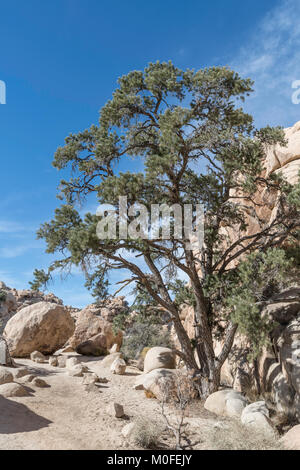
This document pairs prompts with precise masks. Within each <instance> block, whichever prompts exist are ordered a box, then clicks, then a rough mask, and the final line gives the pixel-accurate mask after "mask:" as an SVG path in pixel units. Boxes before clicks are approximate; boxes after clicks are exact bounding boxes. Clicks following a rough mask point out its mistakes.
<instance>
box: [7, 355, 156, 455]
mask: <svg viewBox="0 0 300 470" xmlns="http://www.w3.org/2000/svg"><path fill="white" fill-rule="evenodd" d="M84 360H85V361H87V360H88V359H85V358H84ZM16 362H17V364H18V365H20V366H21V365H22V366H25V367H28V368H30V369H31V370H32V372H33V373H34V374H36V375H38V376H40V377H42V378H44V379H45V380H46V382H47V383H48V384H49V385H50V387H49V388H38V387H34V386H32V385H31V384H29V385H30V387H29V388H30V391H31V396H28V397H14V398H9V399H8V398H4V397H1V396H0V449H59V450H60V449H120V448H123V447H122V446H123V443H124V439H122V437H121V429H122V427H123V426H125V424H127V423H128V421H126V420H123V419H116V418H112V417H110V416H109V415H108V414H107V413H106V411H105V410H106V408H107V406H108V404H109V403H110V402H112V401H117V402H118V403H121V404H122V405H123V406H124V410H125V413H126V414H127V415H128V417H129V419H131V418H133V417H135V416H138V415H145V416H148V417H149V416H154V415H157V413H159V405H158V403H157V401H156V400H149V399H147V398H145V397H144V394H143V392H141V391H136V390H133V389H132V385H133V384H134V382H135V379H136V376H137V375H138V374H139V371H138V370H137V369H135V368H131V367H127V373H126V375H124V376H119V375H113V374H112V373H111V372H110V370H109V368H104V367H103V366H101V359H98V360H93V359H92V358H91V359H90V360H89V361H88V364H87V365H88V367H89V368H90V370H91V371H93V372H96V373H97V374H98V375H99V376H100V377H106V378H107V379H108V380H109V382H108V383H107V384H103V385H101V386H100V387H99V388H98V389H97V391H96V392H95V391H87V390H86V389H85V386H84V385H83V384H82V378H80V377H69V376H68V375H67V373H66V372H67V369H65V368H62V369H58V368H56V367H51V366H49V365H48V364H36V363H34V362H32V361H30V360H27V359H26V360H25V359H19V360H18V359H17V360H16ZM15 381H16V382H19V383H22V379H20V380H18V379H16V380H15Z"/></svg>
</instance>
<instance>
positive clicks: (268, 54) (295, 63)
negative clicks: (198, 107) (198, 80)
mask: <svg viewBox="0 0 300 470" xmlns="http://www.w3.org/2000/svg"><path fill="white" fill-rule="evenodd" d="M0 8H1V10H0V12H1V19H0V46H1V47H0V51H1V52H0V80H3V81H5V83H6V87H7V97H6V98H7V103H6V104H5V105H0V158H1V167H0V168H1V170H0V171H1V189H0V195H1V197H0V280H3V281H4V282H6V283H7V284H8V285H10V286H12V287H16V288H19V289H20V288H27V287H28V281H29V280H30V279H31V278H32V272H33V269H34V268H35V267H46V266H47V264H48V263H49V261H50V259H51V258H50V257H49V256H48V255H46V254H44V251H43V249H44V244H43V242H41V241H36V239H35V231H36V229H37V228H38V226H39V224H40V223H42V222H44V221H46V220H48V219H49V218H50V217H51V216H52V214H53V211H54V208H55V207H56V206H57V204H58V201H57V199H56V187H57V185H58V183H59V179H60V177H61V175H60V174H59V173H58V172H57V171H56V170H55V169H54V168H52V166H51V161H52V157H53V154H54V152H55V150H56V148H57V147H58V146H59V145H61V144H63V141H64V138H65V136H66V135H68V134H69V133H70V132H77V131H79V130H82V129H85V128H87V127H89V126H90V125H91V124H92V123H96V122H97V119H98V111H99V109H100V108H101V106H102V105H103V104H104V103H105V102H106V101H107V100H108V99H109V98H110V96H111V93H112V91H113V89H114V88H115V85H116V80H117V78H118V77H119V76H120V75H123V74H126V73H127V72H129V71H130V70H132V69H143V68H144V67H145V65H146V64H147V63H148V62H150V61H155V60H157V59H159V60H169V59H171V60H172V61H173V62H174V63H175V65H177V66H178V67H180V68H186V67H189V68H196V69H197V68H201V67H204V66H209V65H230V66H233V67H235V68H236V69H237V70H238V71H240V72H241V73H242V74H243V75H244V76H250V77H252V78H253V79H254V80H255V82H256V85H255V88H256V92H255V94H254V95H253V96H252V97H251V98H250V99H249V101H248V102H247V104H246V108H247V110H248V111H250V112H251V113H253V115H254V116H255V120H256V123H257V125H258V126H262V125H265V124H271V125H278V124H280V125H283V126H290V125H292V124H293V123H294V122H296V121H299V120H300V105H295V104H293V103H292V101H291V95H292V92H293V90H292V88H291V84H292V82H293V81H294V80H300V47H299V46H300V22H299V18H300V2H299V1H298V0H287V1H274V0H272V1H271V0H270V1H269V0H264V1H261V0H244V1H243V2H241V1H240V0H227V1H226V2H225V1H224V0H218V1H211V2H208V1H199V0H198V1H193V0H186V1H185V2H179V1H177V0H172V1H170V0H164V1H161V0H160V1H159V0H152V1H151V2H138V1H136V0H128V1H126V2H124V1H121V0H118V1H117V0H111V1H110V2H108V1H99V0H97V1H96V0H85V1H83V0H58V1H52V2H41V1H40V0H27V1H26V2H24V1H23V0H15V1H10V2H4V1H3V0H0ZM85 209H86V210H88V209H90V208H89V207H86V208H85ZM114 280H115V279H114V278H112V281H114ZM51 290H52V291H53V292H54V293H55V294H56V295H58V296H60V297H61V298H63V300H64V301H65V303H67V304H72V305H74V306H79V307H80V306H83V305H86V304H87V303H89V302H90V301H91V297H90V295H89V293H88V292H87V291H86V289H85V288H84V286H83V279H82V277H81V275H80V273H78V272H74V274H73V276H72V277H71V278H69V279H68V280H66V281H64V282H62V281H61V280H60V279H57V280H56V282H55V284H54V285H52V286H51Z"/></svg>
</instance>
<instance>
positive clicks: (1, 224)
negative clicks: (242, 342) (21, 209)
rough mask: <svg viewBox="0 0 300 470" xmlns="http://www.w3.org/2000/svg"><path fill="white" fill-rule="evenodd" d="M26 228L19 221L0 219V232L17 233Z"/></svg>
mask: <svg viewBox="0 0 300 470" xmlns="http://www.w3.org/2000/svg"><path fill="white" fill-rule="evenodd" d="M22 230H24V228H23V226H22V225H21V224H19V223H18V222H12V221H9V220H0V233H16V232H21V231H22Z"/></svg>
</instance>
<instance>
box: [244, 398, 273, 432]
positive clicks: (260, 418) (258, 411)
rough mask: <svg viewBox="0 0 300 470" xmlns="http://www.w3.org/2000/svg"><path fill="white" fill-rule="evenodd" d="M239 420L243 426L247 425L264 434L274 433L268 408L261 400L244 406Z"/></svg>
mask: <svg viewBox="0 0 300 470" xmlns="http://www.w3.org/2000/svg"><path fill="white" fill-rule="evenodd" d="M241 422H242V424H244V425H245V426H249V427H251V428H254V429H256V430H257V431H262V432H264V433H266V434H271V435H274V433H275V430H274V427H273V425H272V422H271V420H270V419H269V410H268V408H267V407H266V403H265V402H264V401H263V400H261V401H257V402H254V403H251V405H248V406H246V407H245V408H244V409H243V411H242V415H241Z"/></svg>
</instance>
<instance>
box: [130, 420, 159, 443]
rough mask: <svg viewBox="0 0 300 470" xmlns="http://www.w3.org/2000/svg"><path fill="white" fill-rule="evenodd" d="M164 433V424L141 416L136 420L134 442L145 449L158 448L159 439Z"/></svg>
mask: <svg viewBox="0 0 300 470" xmlns="http://www.w3.org/2000/svg"><path fill="white" fill-rule="evenodd" d="M163 431H164V426H163V424H162V423H160V422H158V421H153V420H151V419H149V418H146V417H144V416H141V417H139V418H136V420H135V427H134V430H133V433H132V440H133V442H134V443H135V444H137V445H138V446H140V447H143V448H144V449H150V448H152V449H153V448H155V447H157V445H158V441H159V437H160V436H161V434H162V432H163Z"/></svg>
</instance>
